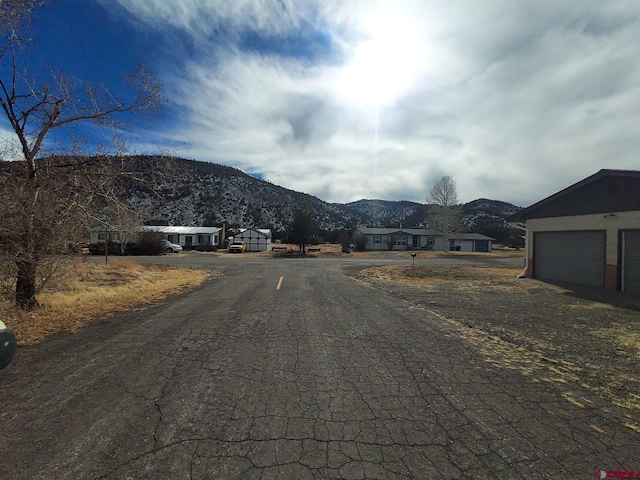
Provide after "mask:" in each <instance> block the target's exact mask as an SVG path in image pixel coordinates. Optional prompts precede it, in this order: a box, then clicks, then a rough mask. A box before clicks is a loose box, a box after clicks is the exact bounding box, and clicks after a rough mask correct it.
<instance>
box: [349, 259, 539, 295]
mask: <svg viewBox="0 0 640 480" xmlns="http://www.w3.org/2000/svg"><path fill="white" fill-rule="evenodd" d="M520 273H522V268H520V267H512V266H473V265H419V266H415V267H413V266H410V265H409V266H407V265H388V266H384V267H372V268H367V269H364V270H362V271H361V272H360V276H361V277H364V278H368V279H372V280H378V281H384V282H391V283H400V284H403V285H410V286H417V287H422V288H425V289H427V290H430V291H434V290H437V289H438V288H439V287H441V286H444V285H456V286H457V287H458V288H465V289H470V290H473V289H476V288H484V289H486V288H493V289H496V288H502V289H510V288H522V286H523V284H522V282H518V281H517V280H516V277H517V276H518V275H519V274H520ZM526 285H527V286H528V288H535V285H533V284H526Z"/></svg>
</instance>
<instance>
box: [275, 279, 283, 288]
mask: <svg viewBox="0 0 640 480" xmlns="http://www.w3.org/2000/svg"><path fill="white" fill-rule="evenodd" d="M283 278H284V277H280V280H278V286H277V287H276V290H280V287H281V286H282V279H283Z"/></svg>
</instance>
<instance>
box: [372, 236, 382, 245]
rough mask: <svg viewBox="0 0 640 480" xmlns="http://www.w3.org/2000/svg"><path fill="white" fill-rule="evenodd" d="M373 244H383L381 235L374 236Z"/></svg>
mask: <svg viewBox="0 0 640 480" xmlns="http://www.w3.org/2000/svg"><path fill="white" fill-rule="evenodd" d="M373 243H377V244H380V243H382V237H381V236H380V235H374V236H373Z"/></svg>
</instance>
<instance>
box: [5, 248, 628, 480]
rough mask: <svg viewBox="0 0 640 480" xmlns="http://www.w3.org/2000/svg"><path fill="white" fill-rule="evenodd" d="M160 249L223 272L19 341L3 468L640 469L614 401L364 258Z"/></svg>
mask: <svg viewBox="0 0 640 480" xmlns="http://www.w3.org/2000/svg"><path fill="white" fill-rule="evenodd" d="M158 261H163V262H178V263H180V262H182V263H191V264H192V265H194V266H195V265H199V266H201V267H204V268H217V269H220V270H222V271H223V273H224V276H223V277H221V278H218V279H215V280H210V281H208V282H206V283H205V284H204V285H203V286H202V287H200V288H198V289H196V290H194V291H191V292H189V293H186V294H182V295H179V296H176V297H174V298H169V299H167V300H166V301H165V302H163V303H162V304H160V305H157V306H154V307H151V308H147V309H144V310H140V311H135V312H130V313H129V314H126V315H119V316H116V317H113V318H109V319H105V320H104V321H100V322H96V323H94V324H92V325H90V326H88V327H87V328H86V329H84V330H83V331H81V332H80V333H77V334H75V335H70V334H59V335H55V336H53V337H50V338H49V339H47V340H46V341H45V342H43V343H42V344H40V345H38V346H35V347H29V348H23V349H21V350H20V351H19V354H18V355H17V357H16V359H15V360H14V363H13V364H12V365H10V366H9V367H8V368H7V369H5V370H3V371H1V372H0V405H1V411H0V426H1V428H2V435H1V436H0V477H1V478H13V479H34V478H43V479H44V478H47V479H48V478H63V479H64V478H68V479H84V478H89V479H92V478H95V479H98V478H100V479H116V478H118V479H119V478H132V479H140V478H149V479H158V478H167V479H181V478H184V479H208V478H210V479H219V478H291V479H303V478H354V479H355V478H594V472H596V471H597V470H601V469H602V470H605V471H608V470H640V464H639V463H638V462H639V460H638V458H639V456H638V453H639V452H640V450H639V447H638V445H640V435H638V433H636V432H635V431H633V430H631V429H629V428H626V427H624V426H623V419H622V414H620V412H618V411H617V410H616V408H615V407H614V406H613V405H611V404H609V403H607V402H605V401H604V400H599V399H596V398H593V399H592V402H591V403H590V404H587V405H581V406H578V405H574V404H572V403H570V402H567V401H566V399H564V398H563V397H562V395H561V389H560V387H558V386H557V385H554V384H545V383H541V382H533V381H531V379H530V378H528V377H527V375H526V374H525V373H523V372H520V371H516V370H508V369H500V368H498V367H496V366H494V365H492V364H490V363H487V362H486V361H485V357H483V355H482V354H481V352H480V351H479V349H478V347H476V346H474V345H473V344H471V343H469V342H468V341H466V340H465V339H464V337H463V336H461V335H460V334H459V331H458V330H457V329H456V327H455V326H454V325H452V324H451V323H449V322H446V321H444V320H443V319H441V318H440V317H439V316H437V315H435V314H433V313H432V312H430V311H428V310H426V309H423V308H421V307H420V306H419V305H418V304H417V303H416V302H408V301H404V300H402V299H401V298H400V296H398V295H397V294H396V293H395V292H389V291H386V290H384V289H381V288H376V287H375V286H373V287H372V286H370V285H367V284H364V283H363V282H361V281H359V280H357V279H355V278H353V277H350V276H345V275H344V268H345V267H351V268H349V270H353V268H356V267H357V266H358V264H357V263H356V262H350V263H349V262H343V261H328V260H327V261H325V260H320V259H317V260H314V259H281V260H273V259H242V258H237V259H236V258H234V259H227V258H225V257H215V256H209V257H204V256H195V255H193V256H189V255H184V256H181V257H171V256H169V257H162V259H160V260H158ZM372 262H373V261H367V262H362V266H366V265H370V264H371V263H372ZM585 396H589V394H588V392H585Z"/></svg>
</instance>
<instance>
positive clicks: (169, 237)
mask: <svg viewBox="0 0 640 480" xmlns="http://www.w3.org/2000/svg"><path fill="white" fill-rule="evenodd" d="M167 240H168V241H169V243H178V236H177V235H171V234H169V235H167Z"/></svg>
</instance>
